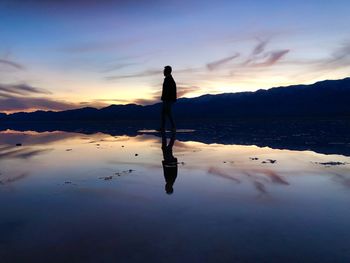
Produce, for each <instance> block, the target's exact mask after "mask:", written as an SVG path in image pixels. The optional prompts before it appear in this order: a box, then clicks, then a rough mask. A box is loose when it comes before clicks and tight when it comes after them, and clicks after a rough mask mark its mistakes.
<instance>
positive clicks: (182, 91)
mask: <svg viewBox="0 0 350 263" xmlns="http://www.w3.org/2000/svg"><path fill="white" fill-rule="evenodd" d="M198 90H200V88H199V87H197V86H188V87H186V86H183V85H181V86H178V87H177V98H181V97H183V96H185V95H186V94H188V93H191V92H193V91H198ZM161 92H162V91H161V85H160V88H159V89H158V90H157V91H154V92H151V93H150V97H149V98H146V99H135V100H134V101H133V102H134V103H136V104H139V105H151V104H155V103H157V102H160V97H161Z"/></svg>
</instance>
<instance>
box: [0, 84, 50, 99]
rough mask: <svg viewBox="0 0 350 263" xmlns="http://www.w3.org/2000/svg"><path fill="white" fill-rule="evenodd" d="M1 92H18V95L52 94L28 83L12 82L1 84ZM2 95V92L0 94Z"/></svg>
mask: <svg viewBox="0 0 350 263" xmlns="http://www.w3.org/2000/svg"><path fill="white" fill-rule="evenodd" d="M0 92H1V93H3V94H4V93H7V94H16V95H30V94H33V93H35V94H51V92H49V91H47V90H44V89H39V88H36V87H32V86H30V85H27V84H11V85H4V84H0ZM0 97H1V94H0Z"/></svg>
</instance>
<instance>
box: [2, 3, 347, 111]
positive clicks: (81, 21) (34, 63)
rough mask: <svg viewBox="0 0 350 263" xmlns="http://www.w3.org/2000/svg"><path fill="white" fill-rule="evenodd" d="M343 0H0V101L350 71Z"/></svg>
mask: <svg viewBox="0 0 350 263" xmlns="http://www.w3.org/2000/svg"><path fill="white" fill-rule="evenodd" d="M349 13H350V1H348V0H344V1H343V0H336V1H323V0H317V1H314V0H310V1H305V0H303V1H299V0H295V1H288V0H286V1H274V0H264V1H260V0H259V1H258V0H255V1H249V0H244V1H234V0H227V1H220V0H217V1H192V0H187V1H173V0H171V1H158V0H149V1H136V0H135V1H133V0H128V1H112V0H100V1H98V0H85V1H84V0H78V1H74V0H71V1H69V0H27V1H25V0H22V1H20V0H9V1H7V0H0V36H1V41H0V111H1V112H14V111H32V110H36V109H44V110H63V109H71V108H77V107H84V106H94V107H103V106H106V105H109V104H127V103H139V104H150V103H154V102H156V101H158V100H159V92H160V89H161V84H162V81H163V75H162V70H163V67H164V66H165V65H171V66H172V67H173V70H174V71H173V76H174V78H175V80H176V82H177V85H178V95H179V96H180V97H182V96H185V97H194V96H198V95H202V94H206V93H212V94H215V93H223V92H239V91H254V90H257V89H260V88H269V87H274V86H284V85H291V84H300V83H306V84H307V83H313V82H315V81H319V80H324V79H339V78H344V77H347V76H349V75H350V74H349V70H350V26H349V25H350V15H349Z"/></svg>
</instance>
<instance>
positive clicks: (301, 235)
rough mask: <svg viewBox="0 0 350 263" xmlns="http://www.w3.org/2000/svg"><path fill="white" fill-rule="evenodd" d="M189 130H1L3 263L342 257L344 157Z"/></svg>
mask: <svg viewBox="0 0 350 263" xmlns="http://www.w3.org/2000/svg"><path fill="white" fill-rule="evenodd" d="M191 132H192V131H189V133H188V134H187V135H186V136H187V137H186V138H187V140H186V141H181V140H179V139H176V138H179V137H181V136H178V135H177V137H175V138H173V139H174V140H175V141H174V146H173V147H171V145H170V146H168V147H167V148H165V147H164V146H165V145H164V140H163V148H162V138H161V137H159V134H157V133H145V131H142V132H139V133H138V135H136V136H127V135H123V136H112V135H108V134H103V133H95V134H91V135H87V134H81V133H68V132H59V131H56V132H41V133H38V132H29V131H27V132H17V131H13V130H6V131H3V132H1V133H0V207H1V212H0V259H1V260H0V262H2V263H3V262H4V263H6V262H145V261H147V262H349V261H350V247H349V245H348V244H349V243H350V206H349V201H350V157H347V156H342V155H336V154H333V155H325V154H319V153H315V152H313V151H296V150H287V149H285V150H279V149H272V148H269V147H258V146H254V145H224V144H218V143H212V144H205V143H202V142H198V141H195V140H193V141H191V140H190V139H188V138H191ZM167 136H168V141H167V142H168V143H169V140H170V138H169V137H170V134H167ZM17 143H20V144H21V146H16V144H17ZM162 149H163V150H164V151H163V150H162ZM171 151H172V152H171ZM164 158H165V159H164ZM175 158H176V159H175ZM164 160H165V161H164ZM166 182H168V184H167V185H166ZM167 192H168V193H167Z"/></svg>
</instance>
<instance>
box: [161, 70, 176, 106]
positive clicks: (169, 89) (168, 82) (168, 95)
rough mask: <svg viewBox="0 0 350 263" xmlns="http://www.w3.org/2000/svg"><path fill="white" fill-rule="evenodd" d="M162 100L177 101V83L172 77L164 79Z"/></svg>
mask: <svg viewBox="0 0 350 263" xmlns="http://www.w3.org/2000/svg"><path fill="white" fill-rule="evenodd" d="M161 100H162V101H176V83H175V81H174V79H173V77H172V76H171V75H170V76H167V77H165V78H164V82H163V90H162V97H161Z"/></svg>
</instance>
